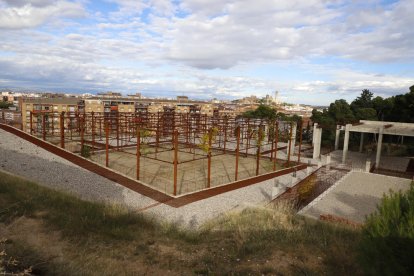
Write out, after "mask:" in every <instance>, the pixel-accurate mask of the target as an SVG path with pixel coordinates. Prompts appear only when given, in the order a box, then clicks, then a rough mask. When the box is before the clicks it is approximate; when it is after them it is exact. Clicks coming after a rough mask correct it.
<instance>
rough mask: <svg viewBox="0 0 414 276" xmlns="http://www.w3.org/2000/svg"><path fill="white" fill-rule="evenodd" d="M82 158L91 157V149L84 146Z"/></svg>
mask: <svg viewBox="0 0 414 276" xmlns="http://www.w3.org/2000/svg"><path fill="white" fill-rule="evenodd" d="M81 156H82V157H85V158H89V157H91V147H89V146H86V145H83V147H82V149H81Z"/></svg>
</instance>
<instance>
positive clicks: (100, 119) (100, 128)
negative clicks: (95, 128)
mask: <svg viewBox="0 0 414 276" xmlns="http://www.w3.org/2000/svg"><path fill="white" fill-rule="evenodd" d="M99 140H100V141H102V117H100V118H99Z"/></svg>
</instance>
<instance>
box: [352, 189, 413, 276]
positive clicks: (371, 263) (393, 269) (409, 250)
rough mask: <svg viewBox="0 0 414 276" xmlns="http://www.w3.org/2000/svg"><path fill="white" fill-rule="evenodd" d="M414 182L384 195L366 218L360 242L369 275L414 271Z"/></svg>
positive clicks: (363, 263)
mask: <svg viewBox="0 0 414 276" xmlns="http://www.w3.org/2000/svg"><path fill="white" fill-rule="evenodd" d="M413 248H414V183H412V184H411V187H410V189H409V191H408V192H406V193H404V194H403V193H401V192H398V193H394V192H392V193H391V194H390V195H389V196H384V198H383V199H382V202H381V204H380V205H379V206H378V210H377V211H376V212H375V213H374V214H372V215H370V216H369V217H368V218H367V222H366V225H365V227H364V229H363V238H362V241H361V245H360V253H361V264H362V266H363V267H364V269H365V270H366V272H367V274H369V275H414V250H413Z"/></svg>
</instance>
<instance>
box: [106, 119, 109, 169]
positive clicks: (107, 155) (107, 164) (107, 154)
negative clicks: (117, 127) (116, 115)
mask: <svg viewBox="0 0 414 276" xmlns="http://www.w3.org/2000/svg"><path fill="white" fill-rule="evenodd" d="M105 138H106V143H105V166H107V167H109V123H108V122H106V123H105Z"/></svg>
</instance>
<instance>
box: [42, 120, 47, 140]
mask: <svg viewBox="0 0 414 276" xmlns="http://www.w3.org/2000/svg"><path fill="white" fill-rule="evenodd" d="M42 115H43V116H42V133H43V140H45V141H46V114H45V113H43V114H42Z"/></svg>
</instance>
